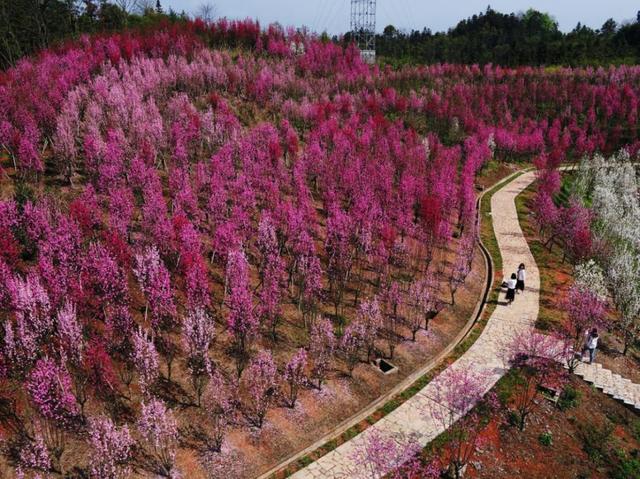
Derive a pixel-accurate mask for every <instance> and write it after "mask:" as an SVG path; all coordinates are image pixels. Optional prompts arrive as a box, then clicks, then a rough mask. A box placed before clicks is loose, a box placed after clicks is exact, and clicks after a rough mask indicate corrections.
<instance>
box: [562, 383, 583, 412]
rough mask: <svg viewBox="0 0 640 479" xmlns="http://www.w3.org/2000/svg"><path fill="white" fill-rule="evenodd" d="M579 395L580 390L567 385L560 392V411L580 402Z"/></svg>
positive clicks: (575, 405)
mask: <svg viewBox="0 0 640 479" xmlns="http://www.w3.org/2000/svg"><path fill="white" fill-rule="evenodd" d="M580 396H581V395H580V391H578V390H577V389H576V388H574V387H573V386H567V387H566V388H564V389H563V391H562V393H561V394H560V399H558V408H560V410H561V411H566V410H567V409H571V408H574V407H577V406H578V404H580Z"/></svg>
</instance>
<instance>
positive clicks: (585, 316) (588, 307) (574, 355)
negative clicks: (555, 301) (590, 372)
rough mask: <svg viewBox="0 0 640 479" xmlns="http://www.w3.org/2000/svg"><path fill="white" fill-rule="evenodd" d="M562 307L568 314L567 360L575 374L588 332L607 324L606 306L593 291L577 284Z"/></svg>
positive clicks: (565, 326) (565, 332)
mask: <svg viewBox="0 0 640 479" xmlns="http://www.w3.org/2000/svg"><path fill="white" fill-rule="evenodd" d="M562 307H563V309H564V311H565V312H566V316H565V320H564V321H563V323H562V335H563V336H564V339H565V342H566V345H567V349H566V352H567V357H566V360H567V365H568V366H569V370H570V371H571V372H573V371H574V370H575V368H576V367H577V365H578V364H579V363H580V361H581V352H582V347H583V346H584V344H585V341H586V337H585V336H586V334H587V333H588V330H589V329H590V328H593V327H599V326H604V324H605V318H606V305H605V303H604V302H603V300H602V298H600V297H598V295H597V294H595V293H594V292H593V291H590V290H589V289H588V288H586V287H584V286H580V285H577V284H576V285H573V286H572V287H571V289H570V290H569V293H568V295H567V297H566V298H565V300H564V301H563V302H562Z"/></svg>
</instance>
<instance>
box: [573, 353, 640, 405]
mask: <svg viewBox="0 0 640 479" xmlns="http://www.w3.org/2000/svg"><path fill="white" fill-rule="evenodd" d="M574 372H575V374H577V375H578V376H580V377H582V379H584V380H585V381H587V382H588V383H591V384H593V385H594V386H595V387H596V388H598V389H601V390H602V392H604V393H605V394H607V395H609V396H611V397H612V398H614V399H617V400H618V401H622V402H623V403H625V404H626V405H627V406H632V407H633V408H635V409H638V410H640V385H639V384H634V383H633V382H631V380H630V379H626V378H623V377H622V376H620V375H619V374H616V373H614V372H613V371H610V370H608V369H606V368H603V367H602V365H601V364H598V363H593V364H587V363H581V364H579V365H578V367H577V368H576V370H575V371H574Z"/></svg>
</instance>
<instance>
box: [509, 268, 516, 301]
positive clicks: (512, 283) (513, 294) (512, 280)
mask: <svg viewBox="0 0 640 479" xmlns="http://www.w3.org/2000/svg"><path fill="white" fill-rule="evenodd" d="M516 283H517V276H516V274H515V273H513V274H512V275H511V278H510V279H509V280H508V281H507V305H510V304H511V303H513V300H514V299H516Z"/></svg>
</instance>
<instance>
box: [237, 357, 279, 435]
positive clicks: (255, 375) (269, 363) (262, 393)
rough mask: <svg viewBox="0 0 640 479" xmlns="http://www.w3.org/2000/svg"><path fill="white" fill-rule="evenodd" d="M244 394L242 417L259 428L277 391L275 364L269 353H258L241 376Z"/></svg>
mask: <svg viewBox="0 0 640 479" xmlns="http://www.w3.org/2000/svg"><path fill="white" fill-rule="evenodd" d="M242 388H243V389H244V392H245V398H246V399H245V401H244V404H243V409H244V415H245V417H246V418H247V420H248V421H249V424H251V425H252V426H254V427H257V428H261V427H262V425H263V424H264V418H265V416H266V415H267V411H268V410H269V407H270V406H271V405H272V404H273V402H274V400H275V397H276V392H277V390H278V383H277V368H276V363H275V361H274V360H273V357H272V356H271V353H270V352H269V351H260V352H259V353H258V354H257V355H256V356H255V357H254V358H253V359H252V360H251V362H250V363H249V366H248V367H247V370H246V371H245V372H244V374H243V376H242Z"/></svg>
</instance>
